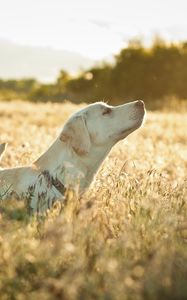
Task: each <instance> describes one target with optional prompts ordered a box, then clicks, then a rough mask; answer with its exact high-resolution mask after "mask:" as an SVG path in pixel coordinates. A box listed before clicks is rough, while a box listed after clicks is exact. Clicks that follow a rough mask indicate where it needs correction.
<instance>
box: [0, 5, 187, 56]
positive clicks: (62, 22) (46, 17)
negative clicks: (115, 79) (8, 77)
mask: <svg viewBox="0 0 187 300" xmlns="http://www.w3.org/2000/svg"><path fill="white" fill-rule="evenodd" d="M154 34H161V35H162V36H163V37H165V38H167V39H168V40H175V41H176V40H181V39H182V40H185V39H186V40H187V0H177V1H175V0H154V1H153V0H129V1H125V0H32V1H31V0H0V38H6V39H9V40H12V41H16V42H19V43H21V44H27V45H33V46H52V47H54V48H58V49H65V50H70V51H73V52H79V53H81V54H83V55H86V56H88V57H91V58H96V59H101V58H104V57H107V56H110V55H111V54H113V53H116V52H117V51H118V50H119V49H120V48H121V47H122V46H124V43H125V41H127V40H128V39H129V38H132V37H136V36H138V35H141V36H142V37H144V39H145V40H146V41H149V40H150V39H151V37H152V36H153V35H154Z"/></svg>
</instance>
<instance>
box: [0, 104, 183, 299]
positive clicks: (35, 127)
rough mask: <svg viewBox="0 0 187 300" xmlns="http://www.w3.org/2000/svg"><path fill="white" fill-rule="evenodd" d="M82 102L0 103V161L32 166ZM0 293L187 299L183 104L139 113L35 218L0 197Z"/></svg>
mask: <svg viewBox="0 0 187 300" xmlns="http://www.w3.org/2000/svg"><path fill="white" fill-rule="evenodd" d="M82 106H84V104H81V105H73V104H70V103H65V104H50V103H46V104H31V103H26V102H21V101H17V102H16V101H13V102H9V103H6V102H0V143H1V142H8V143H9V146H8V148H7V151H6V154H5V155H4V157H3V160H2V162H1V167H9V166H18V165H25V164H29V163H31V162H32V161H33V160H34V159H36V158H37V157H38V156H39V154H41V153H42V152H43V151H45V150H46V149H47V147H48V146H49V145H50V143H51V142H52V140H53V139H54V138H55V136H56V135H57V132H58V130H59V128H61V127H62V126H63V123H64V121H65V120H66V119H67V118H68V116H69V115H70V114H71V113H72V112H74V111H75V110H77V109H79V108H80V107H82ZM0 299H1V300H8V299H12V300H13V299H15V300H17V299H18V300H23V299H27V300H29V299H33V300H34V299H41V300H42V299H45V300H51V299H67V300H69V299H70V300H74V299H80V300H89V299H102V300H103V299H105V300H113V299H116V300H125V299H132V300H136V299H175V300H176V299H179V300H181V299H187V111H186V112H185V110H184V109H183V110H181V111H180V110H179V109H176V110H175V111H162V112H161V111H160V112H159V111H155V112H148V113H147V117H146V122H145V124H144V126H143V127H142V128H141V129H139V130H137V131H136V132H134V133H133V134H131V135H130V136H129V137H128V138H127V139H125V140H124V141H121V142H120V143H118V144H117V145H116V146H115V147H114V148H113V149H112V151H111V153H110V154H109V156H108V158H107V159H106V160H105V162H104V164H103V165H102V167H101V169H100V171H99V173H98V175H97V177H96V179H95V182H94V183H93V185H92V186H91V188H90V189H89V190H88V191H87V192H86V194H85V195H84V196H82V197H81V199H77V198H76V197H75V196H74V195H73V194H71V193H70V194H69V196H68V199H67V203H66V205H65V206H64V207H60V206H59V205H58V203H57V205H56V206H55V207H54V208H53V209H52V210H51V211H49V212H48V213H47V214H46V215H45V216H43V217H42V218H41V217H40V218H37V217H35V216H32V217H30V216H28V214H27V213H26V209H25V207H24V202H22V201H19V202H18V201H16V200H15V201H13V200H10V201H1V202H0Z"/></svg>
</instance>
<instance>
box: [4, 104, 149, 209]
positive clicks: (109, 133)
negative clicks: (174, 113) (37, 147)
mask: <svg viewBox="0 0 187 300" xmlns="http://www.w3.org/2000/svg"><path fill="white" fill-rule="evenodd" d="M144 114H145V109H144V103H143V101H135V102H130V103H127V104H124V105H120V106H116V107H113V106H109V105H107V104H105V103H103V102H97V103H94V104H91V105H88V106H87V107H85V108H83V109H81V110H80V111H78V112H76V113H75V114H73V115H72V116H71V117H70V118H69V120H68V121H67V122H66V124H65V125H64V127H63V129H62V131H61V133H60V135H59V136H58V137H57V139H56V140H55V141H54V142H53V144H52V145H51V146H50V147H49V149H48V150H47V151H46V152H45V153H44V154H43V155H41V156H40V157H39V159H38V160H37V161H35V162H34V163H33V164H32V165H31V166H28V167H19V168H10V169H4V170H0V187H1V188H0V196H1V198H8V197H10V196H14V197H15V196H16V197H17V198H27V199H28V201H29V206H30V209H31V210H32V211H34V212H35V211H45V210H46V209H47V208H50V207H51V206H52V204H53V202H54V201H55V200H57V199H60V198H61V199H63V194H64V191H65V189H66V188H69V187H71V188H73V187H75V186H76V185H77V184H78V185H79V192H80V193H82V192H83V191H85V189H87V188H88V187H89V185H90V183H91V182H92V180H93V177H94V175H95V174H96V173H97V171H98V169H99V167H100V165H101V163H102V162H103V160H104V159H105V157H106V156H107V154H108V153H109V151H110V150H111V148H112V147H113V146H114V145H115V144H116V143H117V142H118V141H119V140H122V139H124V138H125V137H126V136H127V135H129V134H130V133H131V132H133V131H134V130H136V129H137V128H139V127H140V126H141V124H142V122H143V119H144ZM5 148H6V145H5V144H2V145H0V157H1V155H2V154H3V152H4V150H5Z"/></svg>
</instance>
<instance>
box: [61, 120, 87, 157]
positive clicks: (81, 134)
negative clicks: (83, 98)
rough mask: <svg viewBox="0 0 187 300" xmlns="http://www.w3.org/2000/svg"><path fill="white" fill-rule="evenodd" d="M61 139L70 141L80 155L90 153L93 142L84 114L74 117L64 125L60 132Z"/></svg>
mask: <svg viewBox="0 0 187 300" xmlns="http://www.w3.org/2000/svg"><path fill="white" fill-rule="evenodd" d="M60 140H61V141H62V142H69V143H70V145H71V147H72V148H73V150H74V151H75V152H76V153H77V154H78V155H85V154H87V153H89V151H90V147H91V142H90V136H89V133H88V129H87V128H86V124H85V121H84V118H83V117H82V116H77V117H74V118H72V120H70V121H69V122H68V123H67V124H66V125H65V126H64V128H63V130H62V133H61V134H60Z"/></svg>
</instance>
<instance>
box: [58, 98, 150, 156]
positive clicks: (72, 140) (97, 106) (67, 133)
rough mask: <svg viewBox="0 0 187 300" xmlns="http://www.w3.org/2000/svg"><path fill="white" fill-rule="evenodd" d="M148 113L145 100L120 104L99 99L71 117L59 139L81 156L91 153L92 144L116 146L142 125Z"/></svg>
mask: <svg viewBox="0 0 187 300" xmlns="http://www.w3.org/2000/svg"><path fill="white" fill-rule="evenodd" d="M144 114H145V109H144V103H143V101H134V102H130V103H127V104H124V105H119V106H109V105H107V104H105V103H102V102H98V103H94V104H90V105H89V106H87V107H86V108H84V109H82V110H80V111H78V112H77V113H75V114H74V115H72V116H71V117H70V119H69V120H68V121H67V123H66V124H65V126H64V128H63V130H62V132H61V135H60V139H61V141H63V142H66V143H69V145H70V146H71V147H72V148H73V149H74V151H75V152H76V153H77V154H78V155H85V154H87V153H89V151H90V148H91V146H98V147H103V146H107V145H110V146H113V145H114V144H115V143H116V142H117V141H119V140H121V139H124V138H125V137H126V136H127V135H129V134H130V133H131V132H133V131H134V130H136V129H137V128H139V127H140V126H141V124H142V122H143V119H144Z"/></svg>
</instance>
